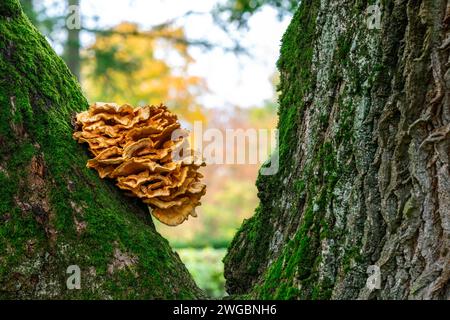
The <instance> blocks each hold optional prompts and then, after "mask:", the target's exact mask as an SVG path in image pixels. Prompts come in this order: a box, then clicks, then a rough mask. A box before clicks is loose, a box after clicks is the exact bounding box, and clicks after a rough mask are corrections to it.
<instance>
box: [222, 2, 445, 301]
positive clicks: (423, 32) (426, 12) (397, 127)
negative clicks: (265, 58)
mask: <svg viewBox="0 0 450 320" xmlns="http://www.w3.org/2000/svg"><path fill="white" fill-rule="evenodd" d="M373 3H374V1H363V0H358V1H331V0H322V1H319V0H309V1H307V0H305V1H301V5H300V7H299V9H298V11H297V13H296V14H295V15H294V17H293V19H292V21H291V24H290V26H289V28H288V29H287V31H286V33H285V35H284V37H283V41H282V42H283V43H282V47H281V56H280V60H279V62H278V67H279V70H280V74H281V83H280V86H279V89H280V99H279V103H280V108H279V124H278V128H279V130H280V142H279V143H280V147H279V150H280V170H279V171H278V173H277V174H276V175H273V176H260V177H259V178H258V181H257V186H258V190H259V194H258V195H259V198H260V205H259V207H258V209H257V210H256V213H255V215H254V216H253V217H252V218H251V219H249V220H248V221H245V222H244V224H243V225H242V227H241V229H240V230H239V231H238V233H237V235H236V237H235V238H234V240H233V242H232V244H231V246H230V247H229V251H228V254H227V256H226V257H225V260H224V261H225V277H226V286H227V290H228V292H229V293H230V294H234V295H237V296H240V297H246V298H265V299H330V298H333V299H356V298H361V299H370V298H376V299H383V298H384V299H386V298H388V299H405V298H424V299H432V298H434V299H437V298H447V299H448V297H449V296H450V287H449V279H450V264H449V263H448V261H450V259H449V249H450V240H449V238H448V236H449V234H450V230H449V228H448V223H449V222H450V221H449V219H450V215H449V214H448V213H449V212H450V207H449V206H450V203H449V201H448V196H445V195H448V194H450V189H449V186H450V184H448V181H449V172H448V159H449V158H448V150H449V143H450V141H449V139H448V134H449V130H448V126H449V121H450V116H449V114H448V112H447V111H444V110H448V106H449V100H448V99H449V97H448V94H447V93H446V94H443V93H442V92H443V90H446V92H450V91H449V85H448V82H445V81H446V80H444V79H447V80H448V74H449V72H448V67H449V65H448V63H447V62H448V59H449V48H450V46H449V45H448V35H449V23H448V21H449V19H448V17H449V16H450V11H449V10H450V9H449V8H448V7H447V6H446V1H438V0H436V1H397V2H393V1H381V7H380V10H381V25H380V28H379V29H377V28H375V29H371V28H368V23H367V22H368V20H367V19H368V18H369V17H368V13H367V12H368V11H367V9H368V7H369V5H371V4H373ZM370 12H372V11H370ZM433 97H434V98H433ZM433 132H442V134H441V135H440V138H438V139H436V140H432V141H430V143H431V145H428V147H423V146H424V145H423V143H424V141H429V139H430V137H432V136H433ZM444 132H445V133H444ZM420 146H422V147H423V148H422V147H420ZM432 159H433V160H432ZM434 160H436V162H435V161H434ZM431 185H433V186H436V188H431V189H430V188H429V186H431ZM431 199H433V200H431ZM443 211H445V212H446V213H445V214H442V212H443ZM425 234H426V236H425ZM431 239H433V240H431ZM433 241H434V242H433ZM430 252H433V254H430ZM242 261H246V263H245V264H243V263H242ZM370 265H375V266H378V267H379V268H380V270H381V287H380V288H378V289H376V288H370V287H368V286H367V285H366V281H367V279H368V276H369V274H368V273H367V270H368V266H370Z"/></svg>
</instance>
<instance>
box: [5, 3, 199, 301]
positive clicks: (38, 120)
mask: <svg viewBox="0 0 450 320" xmlns="http://www.w3.org/2000/svg"><path fill="white" fill-rule="evenodd" d="M0 106H1V108H0V298H1V299H3V298H36V299H40V298H58V299H61V298H66V299H78V298H92V299H94V298H107V299H108V298H138V299H140V298H197V297H202V293H201V292H200V290H199V289H198V288H197V287H196V285H195V284H194V282H193V280H192V278H191V276H190V275H189V273H188V272H187V270H186V268H185V267H184V265H183V264H182V262H181V261H180V259H179V257H178V255H176V254H175V253H173V252H172V250H171V248H170V247H169V244H168V242H167V241H166V240H164V239H163V238H162V237H161V236H160V235H159V234H158V233H157V232H156V231H155V228H154V226H153V223H152V220H151V217H150V215H149V213H148V211H147V209H146V208H145V206H142V205H140V204H139V203H137V202H132V201H131V200H130V199H129V198H126V197H125V196H123V195H122V193H121V192H120V191H119V190H118V189H117V188H116V187H115V186H114V185H113V184H112V183H109V182H107V181H104V180H101V179H99V177H98V175H97V173H96V172H95V171H92V170H89V169H87V168H86V161H87V160H88V153H87V150H86V149H85V148H84V147H82V146H81V145H79V144H78V143H76V142H75V140H73V138H72V126H71V120H70V119H71V117H72V115H73V114H74V113H75V112H79V111H81V110H84V109H86V108H87V102H86V100H85V98H84V97H83V96H82V94H81V92H80V88H79V85H78V84H77V82H76V79H75V77H73V75H72V74H71V73H70V72H69V70H68V69H67V67H66V65H65V64H64V63H63V62H62V60H61V59H60V58H58V57H57V55H56V54H55V53H54V52H53V51H52V49H51V48H50V46H49V45H48V43H47V41H46V40H45V39H44V37H42V36H41V35H40V34H39V33H38V32H37V31H36V29H35V28H34V27H32V25H31V23H30V22H29V21H28V19H27V18H26V17H25V15H24V14H23V13H22V12H21V9H20V5H19V3H18V1H16V0H2V1H1V2H0ZM70 265H78V266H79V267H80V269H81V289H80V290H68V289H67V287H66V279H67V278H68V277H69V276H70V274H66V270H67V268H68V266H70Z"/></svg>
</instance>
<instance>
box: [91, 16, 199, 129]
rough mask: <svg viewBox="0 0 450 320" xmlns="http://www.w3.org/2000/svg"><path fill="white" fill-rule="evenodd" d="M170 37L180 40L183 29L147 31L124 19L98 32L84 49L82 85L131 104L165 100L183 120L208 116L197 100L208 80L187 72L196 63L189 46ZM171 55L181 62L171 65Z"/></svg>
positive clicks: (95, 94) (96, 95)
mask: <svg viewBox="0 0 450 320" xmlns="http://www.w3.org/2000/svg"><path fill="white" fill-rule="evenodd" d="M167 38H179V39H182V38H184V31H183V29H182V28H176V27H170V26H168V27H166V28H161V29H160V30H158V31H150V32H149V34H146V31H145V30H139V28H138V26H137V25H136V24H133V23H121V24H119V25H118V26H116V27H115V28H114V29H113V32H111V33H108V34H103V35H102V34H98V35H97V36H96V39H95V42H94V44H93V45H92V46H90V47H88V48H86V50H84V51H83V54H82V57H83V68H82V75H83V79H84V81H83V88H84V90H85V92H86V94H87V96H88V97H89V99H91V100H93V101H105V100H107V101H108V102H109V101H114V102H116V103H119V104H121V103H130V104H133V105H143V104H147V103H149V102H152V103H154V104H157V103H160V102H162V101H164V102H165V103H167V104H169V105H170V107H171V108H172V109H173V110H174V111H176V112H177V113H178V114H180V115H182V116H183V118H184V120H186V121H189V122H193V121H195V120H199V121H204V120H205V119H204V116H203V113H202V110H201V108H200V106H199V105H198V104H197V103H196V100H197V96H198V95H199V94H201V93H202V92H204V91H205V90H206V84H205V83H204V81H203V79H201V78H199V77H195V76H189V75H188V74H187V68H188V66H189V64H190V63H192V62H193V59H192V57H191V56H190V55H189V53H188V45H187V44H186V43H184V42H173V41H167V40H164V39H167ZM164 50H167V52H168V53H167V54H164V56H165V57H166V58H164V59H163V58H158V54H157V53H158V51H159V52H162V51H164ZM167 57H169V58H170V57H171V58H172V59H173V60H176V62H177V63H176V64H177V66H175V67H174V66H173V65H169V63H168V61H167V60H168V59H167Z"/></svg>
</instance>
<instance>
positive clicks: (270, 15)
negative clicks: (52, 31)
mask: <svg viewBox="0 0 450 320" xmlns="http://www.w3.org/2000/svg"><path fill="white" fill-rule="evenodd" d="M218 2H219V0H208V1H205V0H189V1H186V0H152V1H149V0H122V1H111V0H95V1H94V0H81V12H82V14H83V16H90V17H92V16H98V21H96V22H95V23H96V24H97V26H101V27H112V26H114V25H117V24H118V23H120V22H122V21H130V22H135V23H138V24H139V25H140V26H141V27H143V28H145V27H147V28H149V27H151V26H152V25H155V24H159V23H163V22H166V21H167V20H170V19H173V18H175V17H179V16H183V14H184V13H186V12H188V11H195V12H205V13H206V14H203V15H190V16H188V17H185V18H182V19H180V20H179V23H178V24H180V25H182V26H183V27H184V28H185V30H186V34H187V37H188V38H189V39H207V40H209V41H210V42H214V43H221V44H223V45H226V44H228V42H227V41H229V38H228V37H227V35H226V34H224V32H223V31H222V30H221V29H220V28H219V27H217V26H216V25H215V24H214V23H213V20H212V18H211V16H210V15H209V14H207V13H208V12H210V11H211V9H212V8H213V7H214V5H215V4H217V3H218ZM84 22H85V23H92V21H91V22H89V21H84ZM288 22H289V19H284V20H283V21H279V20H278V18H277V16H276V12H275V11H274V10H272V9H271V8H265V9H263V10H262V11H261V12H258V13H257V14H256V15H254V16H253V17H252V18H251V20H250V23H249V26H250V28H249V30H248V31H243V32H239V38H240V39H241V41H242V42H241V43H242V44H243V45H244V46H245V47H246V48H247V49H248V50H249V52H250V53H251V57H246V56H239V57H237V56H235V55H234V54H233V53H225V52H223V50H220V49H214V50H211V51H204V50H203V49H200V48H191V49H190V50H191V51H190V52H191V54H192V56H193V58H194V59H195V60H196V62H195V64H193V65H192V67H191V69H190V70H189V72H190V73H191V74H192V75H197V76H201V77H203V78H205V79H206V82H207V84H208V87H209V90H210V93H208V94H207V95H205V96H203V97H202V99H201V102H202V103H203V104H204V105H205V106H207V107H224V106H229V105H238V106H241V107H249V106H255V105H256V106H257V105H261V104H262V103H263V102H264V100H267V99H270V98H271V97H272V95H273V90H272V84H271V81H270V77H271V76H272V75H273V74H274V72H275V70H276V67H275V63H276V60H277V58H278V53H279V45H280V40H281V37H282V35H283V32H284V30H285V29H286V27H287V25H288ZM91 40H92V39H91V38H90V37H89V35H84V36H83V38H82V41H83V42H84V43H88V42H89V41H91Z"/></svg>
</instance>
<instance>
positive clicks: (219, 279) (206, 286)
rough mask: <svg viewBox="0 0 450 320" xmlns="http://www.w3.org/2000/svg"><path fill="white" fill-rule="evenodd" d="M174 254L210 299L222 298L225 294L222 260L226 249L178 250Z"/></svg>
mask: <svg viewBox="0 0 450 320" xmlns="http://www.w3.org/2000/svg"><path fill="white" fill-rule="evenodd" d="M176 252H178V254H179V255H180V258H181V260H182V261H183V263H184V264H185V265H186V267H187V269H188V270H189V272H190V273H191V274H192V276H193V278H194V280H195V282H196V283H197V285H198V286H199V287H200V288H201V289H202V290H204V291H205V293H206V294H207V295H208V296H210V297H211V298H222V297H223V296H225V295H226V293H225V279H224V277H223V263H222V259H223V257H224V256H225V254H226V249H224V248H221V249H215V248H210V247H209V248H179V249H176Z"/></svg>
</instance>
